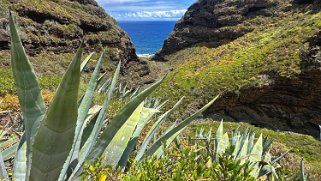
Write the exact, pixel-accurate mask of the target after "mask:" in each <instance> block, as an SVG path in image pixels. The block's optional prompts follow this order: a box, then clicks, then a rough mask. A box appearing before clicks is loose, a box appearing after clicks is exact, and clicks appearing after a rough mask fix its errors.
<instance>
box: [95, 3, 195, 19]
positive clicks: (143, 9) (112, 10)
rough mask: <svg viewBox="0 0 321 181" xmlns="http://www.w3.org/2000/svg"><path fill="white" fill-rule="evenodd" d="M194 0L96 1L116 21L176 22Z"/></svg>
mask: <svg viewBox="0 0 321 181" xmlns="http://www.w3.org/2000/svg"><path fill="white" fill-rule="evenodd" d="M195 1H196V0H97V2H98V3H99V4H100V5H101V6H102V7H103V8H104V9H105V10H106V11H107V12H108V13H109V14H110V15H111V16H113V17H114V18H115V19H116V20H118V21H131V20H177V19H179V18H180V17H182V16H183V14H184V13H185V11H186V9H187V8H188V7H189V6H190V5H192V4H193V3H194V2H195Z"/></svg>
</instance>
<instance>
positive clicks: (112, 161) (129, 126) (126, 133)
mask: <svg viewBox="0 0 321 181" xmlns="http://www.w3.org/2000/svg"><path fill="white" fill-rule="evenodd" d="M143 107H144V102H142V103H141V104H140V105H139V106H138V107H137V108H136V110H135V111H134V112H133V114H132V115H131V116H130V117H129V118H128V120H127V121H126V123H125V124H124V125H123V126H122V127H121V128H120V129H119V130H118V132H117V133H116V135H115V136H114V137H113V139H112V140H111V142H110V143H109V144H108V146H107V148H106V150H105V151H104V153H103V155H102V164H103V166H107V165H110V166H112V167H113V168H114V169H115V168H116V167H117V164H118V162H119V161H120V159H121V156H122V155H123V153H124V151H125V149H126V147H127V145H128V142H129V141H130V138H131V136H132V134H133V133H134V131H135V128H136V126H137V124H138V122H139V120H140V117H141V112H142V110H143Z"/></svg>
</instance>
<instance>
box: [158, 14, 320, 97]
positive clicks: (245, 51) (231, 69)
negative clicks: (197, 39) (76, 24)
mask: <svg viewBox="0 0 321 181" xmlns="http://www.w3.org/2000/svg"><path fill="white" fill-rule="evenodd" d="M320 17H321V13H317V14H312V13H311V14H309V13H305V14H303V13H294V14H293V15H289V16H288V17H287V18H284V19H283V20H282V21H279V22H278V23H276V24H270V25H268V26H266V27H262V28H261V29H258V30H255V31H254V32H252V33H248V34H247V35H245V36H243V37H241V38H239V39H237V40H235V41H233V42H231V43H228V44H226V45H223V46H220V47H218V48H207V47H202V46H195V47H191V48H187V49H185V50H182V51H179V52H177V53H175V54H173V55H171V60H172V61H171V63H168V64H171V66H174V67H175V68H174V71H173V72H171V73H170V74H169V76H168V78H167V79H166V83H164V84H163V86H162V88H161V89H160V90H159V91H158V94H159V95H160V96H161V95H166V97H167V98H169V100H176V99H177V97H178V96H182V95H188V101H187V103H190V102H191V101H193V100H195V99H196V100H207V101H208V100H210V99H211V98H213V97H214V96H215V95H216V94H218V93H219V92H221V91H225V90H237V89H238V88H240V87H242V86H249V85H260V83H261V82H259V78H258V77H259V75H260V74H261V73H264V72H270V71H274V72H277V73H279V74H280V75H281V76H287V77H292V76H296V75H297V74H299V73H300V65H299V63H300V49H301V48H303V47H304V42H305V41H306V40H307V39H308V38H309V37H311V36H313V35H314V34H315V33H317V32H318V31H319V30H320V27H321V18H320Z"/></svg>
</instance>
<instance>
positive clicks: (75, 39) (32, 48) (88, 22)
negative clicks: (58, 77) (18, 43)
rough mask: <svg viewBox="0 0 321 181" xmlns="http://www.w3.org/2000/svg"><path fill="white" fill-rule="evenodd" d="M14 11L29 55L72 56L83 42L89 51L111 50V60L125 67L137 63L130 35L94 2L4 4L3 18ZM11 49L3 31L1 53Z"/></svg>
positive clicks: (15, 0) (7, 0) (9, 0)
mask: <svg viewBox="0 0 321 181" xmlns="http://www.w3.org/2000/svg"><path fill="white" fill-rule="evenodd" d="M8 9H10V10H12V11H14V12H15V13H14V14H15V16H16V18H17V23H18V25H19V27H20V31H21V34H22V38H23V43H24V45H25V47H26V49H27V53H28V54H29V55H32V56H36V55H39V54H41V53H51V54H64V53H72V52H75V50H76V49H77V48H78V46H79V44H80V41H81V40H82V39H83V40H84V41H85V45H86V49H87V51H100V50H102V49H104V48H106V47H108V51H109V52H108V53H109V58H110V59H111V60H113V61H119V60H122V61H123V63H124V65H125V64H127V63H128V62H129V61H136V60H137V56H136V54H135V48H134V46H133V44H132V42H131V41H130V39H129V37H128V35H127V34H126V33H125V32H124V31H123V30H122V29H121V28H120V27H119V26H118V25H117V23H116V21H115V20H114V19H113V18H112V17H110V16H109V15H108V14H106V12H105V11H104V10H103V9H102V8H101V7H99V6H98V4H97V3H96V1H94V0H56V1H51V0H43V1H40V0H1V8H0V12H1V13H0V18H1V21H2V23H5V21H6V20H5V18H6V17H7V15H6V14H7V11H8ZM8 49H9V37H8V35H7V33H6V31H5V30H4V27H1V30H0V50H8Z"/></svg>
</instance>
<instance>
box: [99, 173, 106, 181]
mask: <svg viewBox="0 0 321 181" xmlns="http://www.w3.org/2000/svg"><path fill="white" fill-rule="evenodd" d="M106 180H107V175H105V174H103V175H101V176H100V177H99V179H98V181H106Z"/></svg>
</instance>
